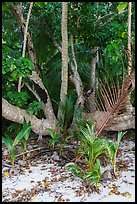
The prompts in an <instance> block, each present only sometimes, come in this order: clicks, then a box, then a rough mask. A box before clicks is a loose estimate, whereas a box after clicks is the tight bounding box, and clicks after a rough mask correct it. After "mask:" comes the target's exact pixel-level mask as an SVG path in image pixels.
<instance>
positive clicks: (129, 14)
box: [126, 2, 133, 112]
mask: <svg viewBox="0 0 137 204" xmlns="http://www.w3.org/2000/svg"><path fill="white" fill-rule="evenodd" d="M131 6H132V2H129V3H128V49H127V57H128V68H127V70H128V75H130V74H131V70H132V57H131V15H132V13H131ZM126 110H127V111H129V112H132V110H133V106H132V104H131V94H130V95H129V96H128V97H127V102H126Z"/></svg>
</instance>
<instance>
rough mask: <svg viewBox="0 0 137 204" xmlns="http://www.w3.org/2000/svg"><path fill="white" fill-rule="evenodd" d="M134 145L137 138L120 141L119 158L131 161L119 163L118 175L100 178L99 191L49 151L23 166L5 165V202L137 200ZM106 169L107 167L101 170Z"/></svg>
mask: <svg viewBox="0 0 137 204" xmlns="http://www.w3.org/2000/svg"><path fill="white" fill-rule="evenodd" d="M134 146H135V143H134V141H130V140H123V141H121V145H120V148H121V149H122V156H121V158H119V159H117V161H130V162H129V163H128V164H127V166H126V165H125V167H124V165H121V167H119V168H120V169H121V172H120V174H121V177H120V178H119V179H115V180H107V181H101V182H100V183H99V190H100V191H99V192H93V191H92V190H91V189H90V188H88V187H86V186H85V185H83V182H82V180H81V179H80V178H77V177H76V176H74V175H73V174H72V173H71V172H68V171H66V166H65V165H60V164H59V163H58V162H56V161H55V160H54V158H53V157H49V156H47V155H46V154H45V155H43V156H42V157H39V160H38V159H36V160H34V159H33V161H31V162H30V165H28V166H26V167H22V168H20V169H19V168H18V167H15V169H9V167H3V172H2V173H3V175H2V202H135V151H132V148H133V147H134ZM122 168H123V169H122ZM105 169H108V167H106V168H101V172H104V170H105ZM9 170H10V171H9ZM6 172H8V174H6Z"/></svg>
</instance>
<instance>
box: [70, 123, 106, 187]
mask: <svg viewBox="0 0 137 204" xmlns="http://www.w3.org/2000/svg"><path fill="white" fill-rule="evenodd" d="M78 136H79V140H80V147H79V149H78V157H77V158H76V159H75V164H74V165H70V166H69V167H68V170H71V171H72V172H73V173H74V174H75V175H77V176H79V177H81V178H83V179H85V180H86V181H88V182H89V183H90V185H91V186H94V185H95V186H97V184H98V182H99V180H100V160H99V159H98V156H99V155H101V154H102V153H103V151H104V150H105V146H104V140H103V138H100V137H97V136H96V135H95V133H94V124H93V123H91V124H90V123H88V122H82V123H80V126H79V131H78ZM81 156H84V157H85V159H86V161H87V167H88V168H86V169H85V170H84V171H83V169H82V168H81V167H80V166H78V165H77V164H76V162H77V161H78V160H79V158H80V157H81Z"/></svg>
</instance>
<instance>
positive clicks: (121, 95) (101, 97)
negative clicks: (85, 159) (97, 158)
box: [95, 73, 135, 135]
mask: <svg viewBox="0 0 137 204" xmlns="http://www.w3.org/2000/svg"><path fill="white" fill-rule="evenodd" d="M134 81H135V73H132V74H131V75H128V76H127V77H125V78H124V79H123V80H122V84H121V86H120V85H119V82H117V83H116V82H115V83H113V84H112V85H111V83H109V82H108V81H106V82H105V83H102V82H101V81H100V83H99V94H98V96H97V100H96V102H95V104H96V110H97V111H104V113H106V114H104V117H103V118H101V122H100V124H99V120H100V116H99V118H98V121H97V123H98V125H97V126H98V129H97V130H96V134H97V135H100V134H101V133H102V131H103V130H104V129H105V128H106V127H109V126H110V125H112V121H113V119H114V118H115V117H116V116H117V115H120V114H122V113H123V112H124V111H125V110H126V102H127V97H128V96H129V94H130V92H131V91H132V89H133V86H132V83H134Z"/></svg>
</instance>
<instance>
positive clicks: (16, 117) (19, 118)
mask: <svg viewBox="0 0 137 204" xmlns="http://www.w3.org/2000/svg"><path fill="white" fill-rule="evenodd" d="M2 116H3V117H4V118H6V119H7V120H10V121H13V122H17V123H21V124H23V121H24V118H25V119H26V121H27V122H29V121H30V122H31V127H32V130H33V132H35V133H36V134H39V132H40V127H41V120H40V119H38V118H36V117H35V116H34V115H29V114H28V113H27V111H26V110H24V109H21V108H19V107H16V106H14V105H11V104H10V103H9V102H8V101H7V100H6V99H4V98H2ZM56 123H57V121H56V120H54V119H44V120H43V132H42V134H43V135H49V132H48V131H47V128H51V129H53V130H55V129H56Z"/></svg>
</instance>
